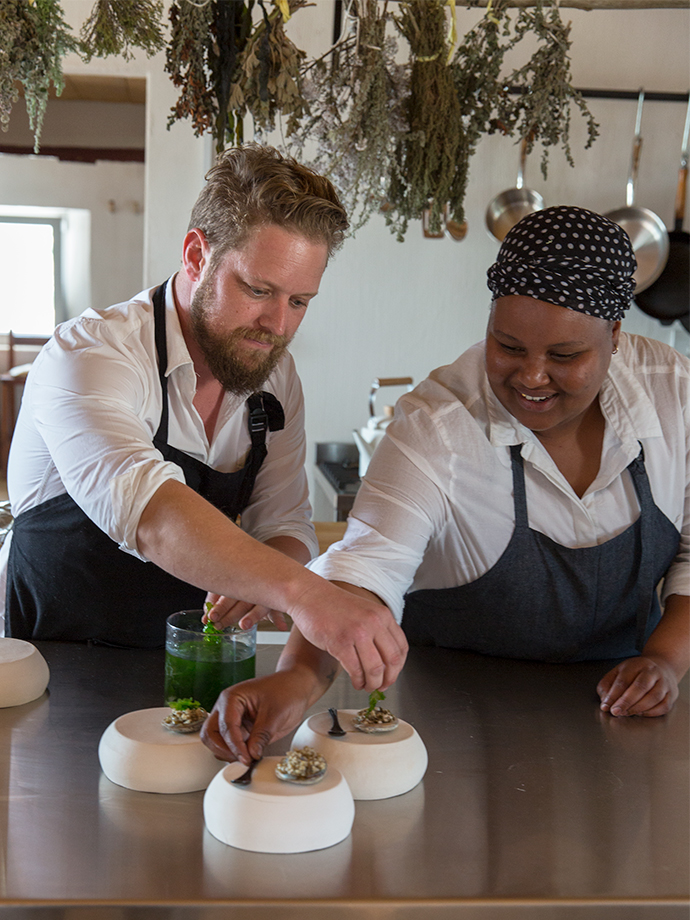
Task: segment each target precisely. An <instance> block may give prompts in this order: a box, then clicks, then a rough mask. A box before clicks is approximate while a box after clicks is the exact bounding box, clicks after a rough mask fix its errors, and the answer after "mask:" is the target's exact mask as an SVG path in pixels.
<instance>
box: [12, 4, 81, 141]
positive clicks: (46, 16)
mask: <svg viewBox="0 0 690 920" xmlns="http://www.w3.org/2000/svg"><path fill="white" fill-rule="evenodd" d="M80 50H81V45H80V43H79V41H78V39H76V38H75V37H74V36H73V35H72V34H71V33H70V30H69V26H68V24H67V23H66V22H65V19H64V16H63V12H62V8H61V6H60V4H59V2H58V0H35V2H33V3H28V2H27V0H2V3H0V125H1V126H2V130H3V131H7V130H8V126H9V121H10V113H11V112H12V106H13V105H14V104H15V103H16V102H17V100H18V98H19V90H18V85H21V86H22V87H23V90H24V98H25V101H26V110H27V112H28V115H29V125H30V127H31V130H32V131H33V134H34V151H35V152H36V153H38V150H39V141H40V137H41V128H42V126H43V118H44V116H45V110H46V105H47V104H48V91H49V89H50V85H51V83H52V84H53V86H54V87H55V91H56V93H57V94H58V96H59V95H60V93H61V92H62V90H63V87H64V79H63V76H62V58H63V57H64V56H65V54H67V53H68V52H70V51H76V52H79V51H80Z"/></svg>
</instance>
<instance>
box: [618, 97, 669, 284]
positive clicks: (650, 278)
mask: <svg viewBox="0 0 690 920" xmlns="http://www.w3.org/2000/svg"><path fill="white" fill-rule="evenodd" d="M643 104H644V90H642V89H641V90H640V93H639V97H638V102H637V117H636V120H635V138H634V141H633V152H632V159H631V161H630V172H629V175H628V184H627V186H626V195H625V202H626V206H625V207H624V208H616V209H615V210H614V211H607V213H606V214H605V215H604V216H605V217H608V218H609V220H612V221H614V222H615V223H617V224H618V225H619V226H621V227H622V228H623V229H624V230H625V232H626V233H627V234H628V236H629V237H630V241H631V243H632V247H633V251H634V253H635V258H636V259H637V271H636V272H635V274H634V275H633V278H634V280H635V293H636V294H638V293H639V292H640V291H644V290H645V289H646V288H648V287H649V285H650V284H652V283H653V282H654V281H656V279H657V278H658V277H659V275H660V274H661V273H662V271H663V270H664V266H665V265H666V261H667V259H668V253H669V239H668V230H667V229H666V225H665V224H664V222H663V220H662V219H661V218H660V217H659V216H658V214H655V213H654V212H653V211H650V210H649V209H648V208H638V207H635V183H636V181H637V171H638V168H639V165H640V153H641V151H642V134H641V133H640V128H641V125H642V106H643Z"/></svg>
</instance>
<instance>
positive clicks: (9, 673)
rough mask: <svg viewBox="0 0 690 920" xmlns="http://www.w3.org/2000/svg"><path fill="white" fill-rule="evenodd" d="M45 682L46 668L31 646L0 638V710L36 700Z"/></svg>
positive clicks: (42, 659) (42, 690)
mask: <svg viewBox="0 0 690 920" xmlns="http://www.w3.org/2000/svg"><path fill="white" fill-rule="evenodd" d="M49 680H50V670H49V669H48V664H47V662H46V660H45V658H44V657H43V655H41V653H40V652H39V650H38V649H37V648H36V646H35V645H32V644H31V643H30V642H25V641H24V639H9V638H0V708H3V709H4V708H5V707H6V706H21V705H23V704H24V703H30V702H31V701H32V700H36V699H38V697H39V696H41V694H42V693H44V692H45V689H46V687H47V686H48V681H49Z"/></svg>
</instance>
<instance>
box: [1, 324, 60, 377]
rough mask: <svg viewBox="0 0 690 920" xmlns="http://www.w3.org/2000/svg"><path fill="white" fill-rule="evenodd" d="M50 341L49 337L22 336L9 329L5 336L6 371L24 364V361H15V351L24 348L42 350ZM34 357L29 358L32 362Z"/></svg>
mask: <svg viewBox="0 0 690 920" xmlns="http://www.w3.org/2000/svg"><path fill="white" fill-rule="evenodd" d="M49 339H50V336H49V335H23V334H20V333H17V332H13V331H12V330H11V329H10V331H9V332H8V334H7V370H8V371H9V370H11V369H12V368H13V367H16V366H17V364H18V363H19V364H24V363H26V362H24V361H19V362H18V361H17V350H18V349H21V348H24V347H26V346H30V347H38V348H43V346H44V345H45V344H46V342H47V341H48V340H49ZM34 357H35V355H32V356H31V359H30V360H31V361H33V359H34Z"/></svg>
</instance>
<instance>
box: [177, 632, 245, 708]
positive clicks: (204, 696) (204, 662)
mask: <svg viewBox="0 0 690 920" xmlns="http://www.w3.org/2000/svg"><path fill="white" fill-rule="evenodd" d="M175 651H176V652H177V654H174V653H173V652H171V651H170V649H167V650H166V652H165V701H166V704H167V705H170V702H171V701H173V700H180V699H186V698H187V697H191V698H192V699H194V700H197V701H198V702H199V703H200V704H201V705H202V706H203V708H204V709H206V710H207V711H208V712H210V711H211V709H213V704H214V703H215V702H216V700H217V699H218V696H219V694H220V692H221V690H224V689H225V688H226V687H230V686H231V685H232V684H238V683H239V682H240V681H242V680H249V678H251V677H254V675H255V672H256V654H254V655H251V656H250V657H248V658H238V659H230V660H225V661H224V660H222V658H219V655H220V653H221V649H220V648H218V647H217V646H216V647H214V646H213V645H212V644H209V645H205V644H204V643H201V644H200V643H198V642H181V643H179V645H178V647H177V648H176V650H175ZM224 651H225V656H226V658H227V655H228V652H229V651H230V654H231V653H232V651H231V650H228V648H227V647H226V648H225V650H224ZM238 651H241V650H240V649H238ZM185 653H186V654H185ZM197 656H199V657H197Z"/></svg>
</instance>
